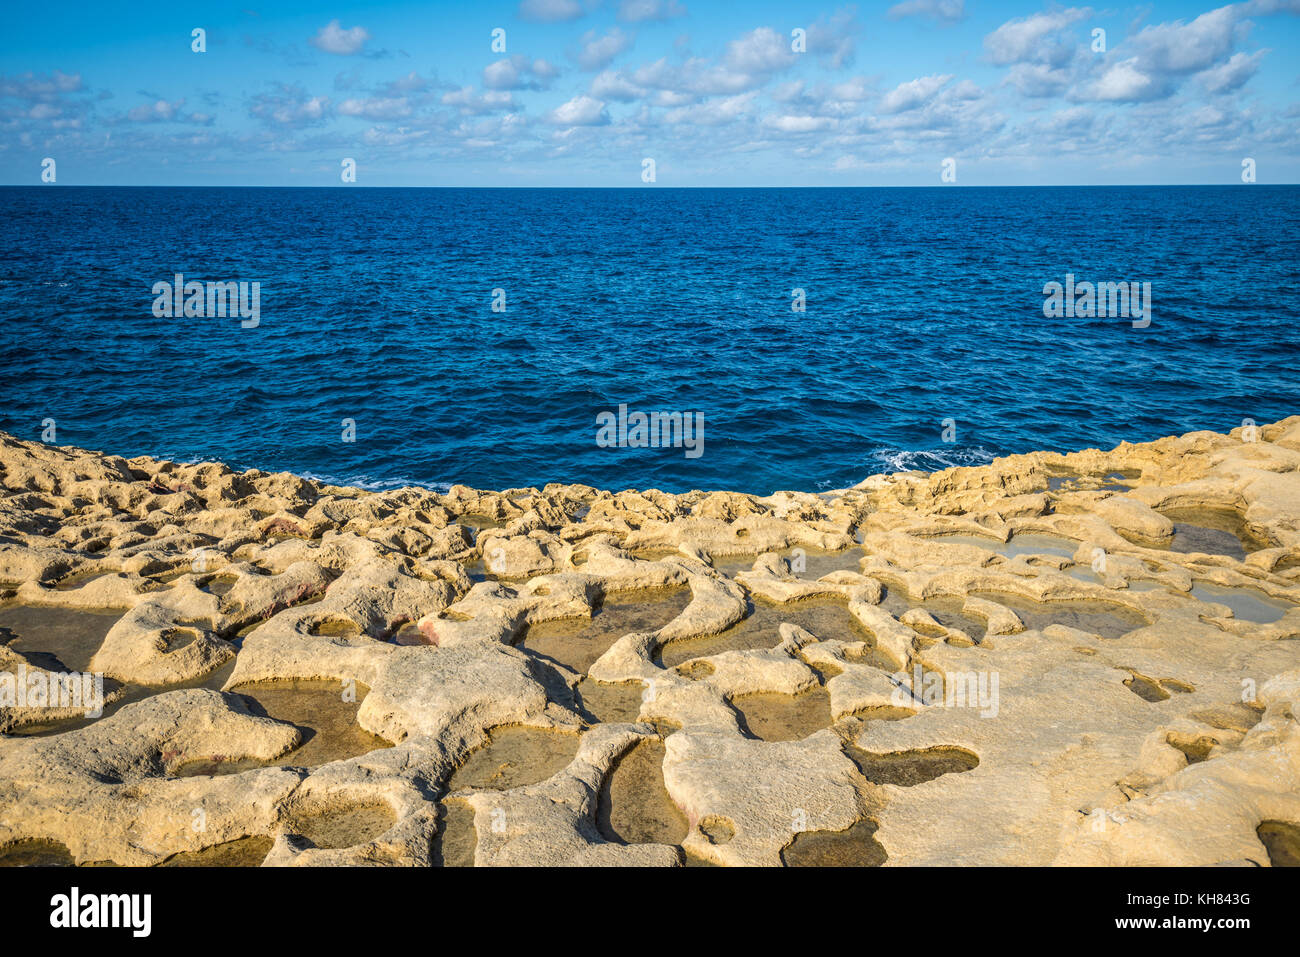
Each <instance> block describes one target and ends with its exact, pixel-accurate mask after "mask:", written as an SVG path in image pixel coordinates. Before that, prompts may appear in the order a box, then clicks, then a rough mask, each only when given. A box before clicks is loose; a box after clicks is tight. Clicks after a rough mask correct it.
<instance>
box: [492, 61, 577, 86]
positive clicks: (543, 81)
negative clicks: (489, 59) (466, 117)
mask: <svg viewBox="0 0 1300 957" xmlns="http://www.w3.org/2000/svg"><path fill="white" fill-rule="evenodd" d="M559 75H560V71H559V70H557V69H556V68H555V67H554V66H553V65H551V64H550V63H548V62H547V61H546V60H542V59H537V60H531V61H530V60H529V59H528V57H526V56H524V55H522V54H519V53H516V54H515V55H514V56H512V57H507V58H506V59H504V60H497V61H496V62H495V63H489V64H488V65H487V66H485V67H484V68H483V85H484V86H485V87H487V88H488V89H491V90H540V89H544V88H546V87H547V86H549V85H550V83H551V81H552V80H553V79H555V78H556V77H557V76H559Z"/></svg>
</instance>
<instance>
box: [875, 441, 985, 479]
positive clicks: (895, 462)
mask: <svg viewBox="0 0 1300 957" xmlns="http://www.w3.org/2000/svg"><path fill="white" fill-rule="evenodd" d="M871 457H872V458H873V459H875V460H876V461H878V462H880V463H881V465H883V466H884V468H880V469H876V470H875V471H874V472H872V474H873V475H879V474H880V473H882V472H884V473H888V472H939V471H942V470H943V469H950V468H957V467H959V466H967V465H988V464H989V463H990V462H992V461H993V459H994V458H996V454H995V453H993V452H990V451H989V450H988V449H986V448H984V447H982V446H952V447H949V448H941V449H893V448H880V449H873V450H872V452H871Z"/></svg>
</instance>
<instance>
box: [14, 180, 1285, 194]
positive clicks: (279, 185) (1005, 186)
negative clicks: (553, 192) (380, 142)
mask: <svg viewBox="0 0 1300 957" xmlns="http://www.w3.org/2000/svg"><path fill="white" fill-rule="evenodd" d="M1135 186H1166V187H1188V188H1195V189H1200V188H1206V187H1212V186H1223V187H1228V186H1300V183H1258V182H1257V183H1241V182H1228V183H1156V182H1141V183H1015V184H1007V183H983V184H973V185H966V184H961V183H942V184H921V183H912V184H893V185H872V184H853V185H849V184H842V185H834V186H832V185H825V184H815V185H794V184H785V185H763V186H705V185H689V186H669V185H660V184H654V185H649V184H643V185H641V186H467V185H461V184H446V185H439V184H418V185H389V186H370V185H366V186H362V185H359V184H356V183H346V184H344V183H339V184H330V185H320V184H317V185H311V184H293V185H290V184H283V183H277V184H273V183H0V189H42V190H44V189H58V188H59V187H72V188H75V189H331V190H347V191H351V190H359V189H362V190H374V189H568V190H615V189H617V190H628V191H645V192H650V191H653V190H665V189H712V190H746V189H1123V188H1129V187H1135Z"/></svg>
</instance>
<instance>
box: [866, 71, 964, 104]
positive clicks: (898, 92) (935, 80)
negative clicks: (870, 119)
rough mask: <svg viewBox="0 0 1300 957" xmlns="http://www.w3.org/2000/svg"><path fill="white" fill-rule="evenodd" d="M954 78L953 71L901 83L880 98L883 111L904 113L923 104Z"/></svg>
mask: <svg viewBox="0 0 1300 957" xmlns="http://www.w3.org/2000/svg"><path fill="white" fill-rule="evenodd" d="M951 79H952V74H951V73H945V74H943V75H938V74H936V75H934V76H920V77H917V78H916V79H915V80H909V81H907V82H906V83H900V84H899V85H898V86H897V87H895V88H894V89H892V90H890V91H889V92H888V93H886V94H885V95H884V96H883V97H882V98H881V100H880V109H881V112H883V113H902V112H904V111H906V110H914V109H916V108H917V107H918V106H921V105H923V104H924V103H925V102H926V101H928V100H929V99H930V98H931V97H932V96H934V95H935V94H936V93H938V92H939V90H940V89H942V88H943V86H944V85H945V84H946V83H947V82H948V81H949V80H951Z"/></svg>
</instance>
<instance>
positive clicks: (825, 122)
mask: <svg viewBox="0 0 1300 957" xmlns="http://www.w3.org/2000/svg"><path fill="white" fill-rule="evenodd" d="M763 122H764V123H765V124H767V125H768V126H770V127H773V128H774V129H777V130H780V131H781V132H782V133H815V132H817V131H819V130H826V129H830V128H831V127H833V126H834V125H835V121H834V120H833V119H831V118H830V117H828V116H792V115H785V116H769V117H766V118H765V119H764V120H763Z"/></svg>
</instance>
